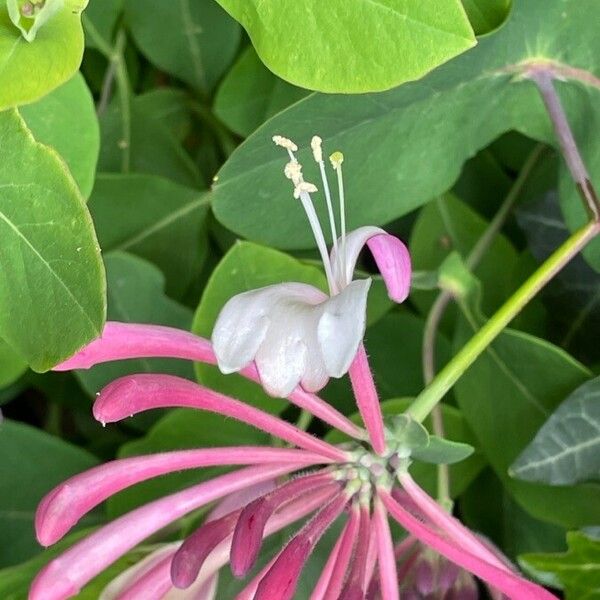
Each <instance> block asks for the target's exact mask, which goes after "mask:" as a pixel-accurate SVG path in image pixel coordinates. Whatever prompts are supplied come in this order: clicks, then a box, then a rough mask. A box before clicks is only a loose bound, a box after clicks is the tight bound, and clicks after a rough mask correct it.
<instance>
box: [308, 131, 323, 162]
mask: <svg viewBox="0 0 600 600" xmlns="http://www.w3.org/2000/svg"><path fill="white" fill-rule="evenodd" d="M322 143H323V140H322V139H321V138H320V137H319V136H318V135H313V138H312V140H311V141H310V147H311V148H312V152H313V156H314V157H315V161H316V162H318V163H320V162H321V161H322V160H323V150H322V148H321V144H322Z"/></svg>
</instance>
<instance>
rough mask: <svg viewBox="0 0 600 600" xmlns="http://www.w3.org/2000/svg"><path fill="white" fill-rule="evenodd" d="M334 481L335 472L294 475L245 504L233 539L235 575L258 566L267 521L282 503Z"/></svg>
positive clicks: (233, 567)
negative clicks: (332, 473) (265, 493)
mask: <svg viewBox="0 0 600 600" xmlns="http://www.w3.org/2000/svg"><path fill="white" fill-rule="evenodd" d="M328 484H330V485H331V484H333V485H334V486H336V487H338V488H339V485H338V484H336V483H334V481H333V478H332V476H331V473H328V472H325V473H313V474H310V475H304V476H302V477H297V478H296V479H292V480H291V481H288V482H287V483H284V484H283V485H281V486H280V487H278V488H276V489H275V490H273V491H272V492H271V493H270V494H267V495H265V496H263V497H261V498H257V499H256V500H254V501H253V502H250V503H249V504H248V505H247V506H245V507H244V508H243V510H242V511H241V513H240V515H239V519H238V520H237V523H235V530H234V532H233V538H232V541H231V559H230V562H231V571H232V573H233V574H234V575H235V577H244V576H245V575H246V574H247V573H248V572H249V571H250V570H251V569H252V567H253V566H254V563H255V562H256V559H257V557H258V554H259V552H260V548H261V545H262V540H263V536H264V529H265V525H266V523H267V521H268V520H269V519H270V518H271V516H272V515H273V513H274V512H275V511H276V510H277V509H279V508H280V506H281V505H282V504H284V503H286V502H289V501H290V500H294V499H295V498H297V497H298V496H300V495H301V494H304V493H305V492H307V491H310V490H315V489H318V488H319V487H322V486H324V485H328Z"/></svg>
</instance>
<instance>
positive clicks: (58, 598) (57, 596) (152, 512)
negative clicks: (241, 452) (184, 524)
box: [29, 465, 299, 600]
mask: <svg viewBox="0 0 600 600" xmlns="http://www.w3.org/2000/svg"><path fill="white" fill-rule="evenodd" d="M298 468H299V466H295V467H294V466H293V465H269V466H259V467H247V468H245V469H240V470H239V471H235V472H233V473H227V474H226V475H222V476H220V477H216V478H214V479H212V480H210V481H206V482H203V483H200V484H198V485H195V486H193V487H191V488H188V489H187V490H184V491H182V492H178V493H176V494H171V495H170V496H166V497H165V498H161V499H160V500H155V501H154V502H150V503H149V504H146V505H145V506H142V507H140V508H137V509H135V510H133V511H131V512H130V513H128V514H126V515H123V516H122V517H120V518H118V519H116V520H114V521H113V522H112V523H110V524H108V525H105V526H104V527H102V528H100V529H99V530H97V531H95V532H94V533H92V534H91V535H89V536H87V537H86V538H85V539H83V540H81V541H80V542H77V543H76V544H74V545H73V546H71V547H70V548H69V549H68V550H67V551H65V552H64V553H63V554H61V555H60V556H58V557H57V558H55V559H53V560H52V561H50V562H49V563H48V564H47V565H46V566H45V567H44V568H43V569H42V571H40V573H39V574H38V575H37V577H36V578H35V580H34V582H33V584H32V586H31V590H30V594H29V600H63V599H65V598H69V597H71V596H73V595H75V594H77V593H78V592H79V590H80V589H81V588H82V587H83V586H84V585H85V584H86V583H87V582H88V581H90V579H92V578H93V577H94V576H96V575H97V574H98V573H100V572H101V571H103V570H104V569H105V568H106V567H107V566H108V565H110V564H112V563H113V562H114V561H115V560H117V559H118V558H119V557H121V556H123V555H124V554H125V553H126V552H128V551H129V550H131V549H132V548H133V547H134V546H136V545H137V544H138V543H139V542H141V541H142V540H144V539H146V538H147V537H149V536H150V535H152V534H153V533H156V532H157V531H159V530H160V529H162V528H163V527H165V526H166V525H168V524H169V523H171V522H173V521H175V520H176V519H179V518H181V517H182V516H183V515H186V514H187V513H189V512H191V511H193V510H196V509H198V508H200V507H201V506H204V505H205V504H207V503H209V502H212V501H214V500H218V499H219V498H222V497H223V496H225V495H227V494H231V493H233V492H235V491H237V490H240V489H243V488H245V487H247V486H249V485H253V484H255V483H258V482H259V481H266V480H268V479H273V478H274V477H278V476H280V475H285V474H287V473H290V472H292V471H295V470H297V469H298Z"/></svg>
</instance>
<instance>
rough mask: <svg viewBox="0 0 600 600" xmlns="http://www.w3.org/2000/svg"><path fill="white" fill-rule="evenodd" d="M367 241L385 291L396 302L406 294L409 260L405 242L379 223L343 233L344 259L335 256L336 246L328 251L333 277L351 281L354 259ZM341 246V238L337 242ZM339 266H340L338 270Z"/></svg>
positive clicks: (344, 281) (409, 271)
mask: <svg viewBox="0 0 600 600" xmlns="http://www.w3.org/2000/svg"><path fill="white" fill-rule="evenodd" d="M365 244H367V245H368V246H369V250H370V251H371V253H372V254H373V258H374V259H375V262H376V263H377V267H378V269H379V272H380V273H381V275H382V277H383V280H384V282H385V285H386V287H387V290H388V294H389V296H390V298H391V299H392V300H394V301H395V302H404V300H406V298H407V297H408V293H409V291H410V282H411V271H412V267H411V260H410V254H409V252H408V249H407V248H406V246H405V245H404V244H403V243H402V242H401V241H400V240H399V239H398V238H397V237H395V236H393V235H390V234H389V233H387V232H386V231H385V230H383V229H381V228H379V227H370V226H366V227H359V228H358V229H355V230H354V231H352V232H350V233H349V234H348V235H347V236H346V244H345V245H346V259H345V260H344V261H342V262H340V261H338V260H337V256H336V253H335V250H334V251H332V253H331V264H332V265H333V271H334V277H335V279H336V281H339V282H341V283H346V284H347V283H349V282H350V281H352V278H353V274H354V268H355V267H356V261H357V260H358V255H359V254H360V252H361V250H362V249H363V247H364V246H365ZM338 246H339V247H341V246H342V244H341V240H340V243H339V244H338ZM340 267H342V269H341V271H340Z"/></svg>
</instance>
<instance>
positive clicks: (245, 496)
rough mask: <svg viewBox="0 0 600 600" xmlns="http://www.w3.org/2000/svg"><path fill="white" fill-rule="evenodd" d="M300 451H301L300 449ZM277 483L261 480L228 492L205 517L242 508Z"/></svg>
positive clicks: (209, 519)
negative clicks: (230, 492)
mask: <svg viewBox="0 0 600 600" xmlns="http://www.w3.org/2000/svg"><path fill="white" fill-rule="evenodd" d="M281 449H283V450H288V448H280V450H281ZM301 452H302V451H301ZM277 485H278V482H277V481H276V480H271V481H261V482H260V483H257V484H256V485H253V486H250V487H247V488H244V489H243V490H240V491H239V492H235V493H234V494H229V496H226V497H225V498H223V500H221V501H220V502H219V503H217V505H216V506H215V508H213V509H212V510H211V511H210V513H209V515H208V517H206V520H207V521H214V520H215V519H220V518H221V517H224V516H225V515H228V514H229V513H230V512H233V511H234V510H237V509H238V508H244V506H246V504H248V503H249V502H252V501H253V500H256V499H257V498H260V497H261V496H264V495H265V494H268V493H269V492H272V491H273V490H274V489H275V488H276V487H277Z"/></svg>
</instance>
